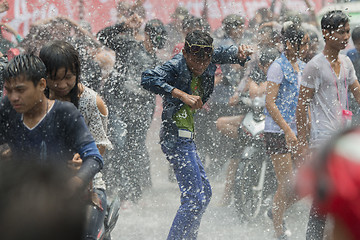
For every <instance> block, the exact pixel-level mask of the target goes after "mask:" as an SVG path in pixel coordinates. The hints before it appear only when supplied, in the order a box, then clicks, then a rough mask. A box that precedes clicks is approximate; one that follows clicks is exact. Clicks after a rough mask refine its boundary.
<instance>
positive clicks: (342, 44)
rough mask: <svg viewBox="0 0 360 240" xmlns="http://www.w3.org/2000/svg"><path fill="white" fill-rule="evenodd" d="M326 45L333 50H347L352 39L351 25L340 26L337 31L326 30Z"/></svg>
mask: <svg viewBox="0 0 360 240" xmlns="http://www.w3.org/2000/svg"><path fill="white" fill-rule="evenodd" d="M323 33H324V36H325V41H326V44H329V45H331V46H332V47H333V48H335V49H338V50H342V49H345V48H346V46H347V45H348V43H349V39H350V36H351V35H350V25H349V23H346V24H345V25H340V26H339V27H338V28H337V29H336V30H324V31H323Z"/></svg>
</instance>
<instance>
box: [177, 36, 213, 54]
mask: <svg viewBox="0 0 360 240" xmlns="http://www.w3.org/2000/svg"><path fill="white" fill-rule="evenodd" d="M213 41H214V39H213V38H212V37H211V36H210V34H209V33H208V32H204V31H201V30H194V31H192V32H190V33H188V34H187V35H186V37H185V46H184V50H185V52H187V53H190V47H189V45H188V44H186V42H187V43H189V44H190V45H192V44H198V45H209V46H212V44H213ZM193 55H196V56H197V57H198V58H204V57H205V56H208V55H207V54H205V53H204V52H203V51H199V52H197V53H195V54H193Z"/></svg>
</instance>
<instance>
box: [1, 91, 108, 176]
mask: <svg viewBox="0 0 360 240" xmlns="http://www.w3.org/2000/svg"><path fill="white" fill-rule="evenodd" d="M0 121H1V122H0V145H1V144H4V143H7V144H8V145H9V147H10V149H11V152H12V157H13V159H15V160H17V161H29V160H35V161H36V160H38V161H41V163H43V164H57V165H59V166H60V167H64V168H67V161H69V160H71V159H72V158H73V156H74V154H75V153H79V154H80V156H81V158H82V160H83V162H84V163H83V166H82V167H81V168H80V170H79V172H78V176H81V177H82V178H83V180H85V182H89V181H90V180H91V179H92V178H93V177H94V175H95V174H96V173H97V172H98V171H99V170H100V169H101V168H102V166H103V161H102V157H101V155H100V153H99V151H98V149H97V147H96V145H95V142H94V139H93V138H92V136H91V134H90V132H89V130H88V128H87V127H86V124H85V122H84V119H83V117H82V115H81V114H80V112H79V111H78V110H77V109H76V107H75V106H74V105H73V104H72V103H68V102H61V101H57V100H55V103H54V104H53V106H52V108H51V109H49V111H48V113H47V114H46V115H45V116H44V118H43V119H42V120H41V121H40V122H39V123H38V124H37V125H36V126H34V127H33V128H28V127H27V126H26V125H25V124H24V123H23V119H22V114H20V113H17V112H16V111H15V110H14V109H13V108H12V106H11V105H10V102H9V100H8V99H7V97H5V98H4V99H3V101H2V102H1V105H0ZM83 174H84V175H83Z"/></svg>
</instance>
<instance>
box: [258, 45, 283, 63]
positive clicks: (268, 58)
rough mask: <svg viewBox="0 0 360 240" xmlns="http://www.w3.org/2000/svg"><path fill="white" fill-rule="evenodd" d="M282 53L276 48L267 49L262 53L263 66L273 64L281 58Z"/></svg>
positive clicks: (261, 61)
mask: <svg viewBox="0 0 360 240" xmlns="http://www.w3.org/2000/svg"><path fill="white" fill-rule="evenodd" d="M279 55H280V53H279V51H278V50H277V49H275V48H265V49H262V50H261V51H260V56H259V62H260V64H261V65H262V66H265V65H266V64H269V63H272V62H273V61H274V60H275V59H277V58H278V57H279Z"/></svg>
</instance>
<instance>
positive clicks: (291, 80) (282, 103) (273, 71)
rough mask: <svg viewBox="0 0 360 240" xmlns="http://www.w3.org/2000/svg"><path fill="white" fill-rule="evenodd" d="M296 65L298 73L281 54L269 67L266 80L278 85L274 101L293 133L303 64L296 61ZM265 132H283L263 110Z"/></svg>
mask: <svg viewBox="0 0 360 240" xmlns="http://www.w3.org/2000/svg"><path fill="white" fill-rule="evenodd" d="M297 64H298V66H299V69H300V71H299V72H296V71H294V69H293V67H292V65H291V63H290V62H289V60H288V59H287V58H286V56H285V54H284V53H283V54H282V55H281V57H280V58H278V59H276V60H275V61H274V62H273V63H272V64H271V66H270V68H269V70H268V74H267V80H268V81H270V82H274V83H276V84H279V85H280V86H279V92H278V95H277V97H276V100H275V104H276V106H277V107H278V109H279V111H280V113H281V116H282V117H283V118H284V120H285V121H286V122H287V123H288V124H289V126H290V128H291V130H292V131H293V132H294V133H297V131H296V122H295V111H296V106H297V100H298V96H299V89H300V81H301V74H302V71H303V69H304V67H305V63H304V62H302V61H300V60H298V61H297ZM265 115H266V118H265V130H264V131H265V132H276V133H281V132H283V130H282V129H281V128H280V127H279V125H277V124H276V123H275V121H274V120H273V119H272V117H271V116H270V113H269V112H268V111H267V109H266V108H265Z"/></svg>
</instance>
